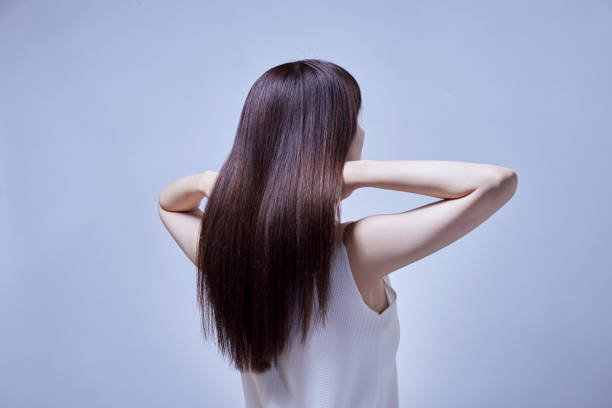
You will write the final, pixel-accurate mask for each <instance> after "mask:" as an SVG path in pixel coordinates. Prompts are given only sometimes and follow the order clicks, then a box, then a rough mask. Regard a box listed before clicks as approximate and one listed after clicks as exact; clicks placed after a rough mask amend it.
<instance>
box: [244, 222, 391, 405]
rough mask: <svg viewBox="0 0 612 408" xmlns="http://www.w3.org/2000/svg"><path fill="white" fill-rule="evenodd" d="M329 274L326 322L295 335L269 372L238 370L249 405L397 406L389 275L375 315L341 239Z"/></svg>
mask: <svg viewBox="0 0 612 408" xmlns="http://www.w3.org/2000/svg"><path fill="white" fill-rule="evenodd" d="M346 224H347V223H343V224H342V227H343V228H342V229H343V230H344V227H345V225H346ZM330 274H331V275H330V279H331V284H330V301H329V302H330V303H329V307H328V314H327V321H326V325H325V326H315V327H313V328H312V330H311V331H310V332H309V334H308V337H307V339H306V341H305V343H304V344H301V343H300V341H299V340H300V339H299V337H298V338H295V339H294V340H293V342H292V343H291V344H290V346H288V348H287V350H285V351H284V352H283V353H282V354H281V356H280V357H279V363H278V365H277V366H274V365H272V368H271V369H270V370H268V371H266V372H264V373H262V374H255V373H252V372H242V373H241V377H242V385H243V391H244V398H245V402H246V405H245V406H246V407H247V408H255V407H266V408H268V407H274V408H276V407H285V408H292V407H296V408H298V407H300V408H301V407H304V408H306V407H308V408H316V407H338V408H342V407H355V408H357V407H389V408H392V407H397V406H399V405H398V386H397V369H396V354H397V349H398V346H399V336H400V327H399V320H398V316H397V304H396V298H397V294H396V292H395V291H394V289H393V288H392V287H391V285H390V280H389V277H388V276H386V277H385V278H384V285H385V291H386V294H387V299H388V302H389V306H388V307H387V308H386V309H385V310H384V311H382V313H380V314H379V313H377V312H375V311H374V310H372V309H371V308H370V307H368V306H367V305H366V304H365V303H364V301H363V299H362V296H361V294H360V292H359V289H358V287H357V285H356V283H355V280H354V277H353V275H352V272H351V269H350V265H349V261H348V254H347V251H346V247H345V246H344V243H343V242H342V241H340V242H339V244H338V245H337V247H336V248H335V251H334V257H333V261H332V266H331V269H330ZM315 304H316V302H315ZM313 319H315V316H313ZM313 321H314V320H313Z"/></svg>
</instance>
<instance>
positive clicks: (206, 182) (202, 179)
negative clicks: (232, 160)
mask: <svg viewBox="0 0 612 408" xmlns="http://www.w3.org/2000/svg"><path fill="white" fill-rule="evenodd" d="M197 188H198V191H199V192H201V193H202V194H203V195H204V196H205V197H208V195H209V194H210V170H206V171H205V172H203V173H200V174H198V182H197Z"/></svg>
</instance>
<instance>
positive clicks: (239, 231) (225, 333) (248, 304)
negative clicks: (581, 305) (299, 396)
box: [197, 59, 361, 372]
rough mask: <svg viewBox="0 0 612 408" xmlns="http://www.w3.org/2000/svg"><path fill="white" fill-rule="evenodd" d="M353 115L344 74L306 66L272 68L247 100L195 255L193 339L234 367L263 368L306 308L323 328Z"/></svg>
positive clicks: (352, 95) (354, 88) (354, 99)
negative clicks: (197, 336)
mask: <svg viewBox="0 0 612 408" xmlns="http://www.w3.org/2000/svg"><path fill="white" fill-rule="evenodd" d="M360 109H361V92H360V90H359V86H358V84H357V82H356V81H355V79H354V78H353V77H352V76H351V75H350V74H349V73H348V72H347V71H346V70H344V69H343V68H341V67H340V66H338V65H336V64H334V63H331V62H328V61H323V60H317V59H307V60H300V61H294V62H287V63H284V64H281V65H278V66H276V67H273V68H271V69H269V70H268V71H266V72H265V73H264V74H263V75H262V76H261V77H259V78H258V79H257V80H256V81H255V83H254V84H253V86H252V88H251V90H250V91H249V93H248V96H247V98H246V101H245V104H244V107H243V109H242V113H241V116H240V122H239V124H238V129H237V132H236V137H235V140H234V145H233V147H232V149H231V152H230V154H229V156H228V157H227V159H226V161H225V162H224V164H223V166H222V167H221V169H220V170H219V174H218V175H217V179H216V183H215V186H214V188H213V190H212V192H211V194H210V196H209V197H208V199H207V202H206V207H205V210H204V215H203V218H202V228H201V232H200V241H199V246H198V255H197V258H198V303H199V306H200V308H201V312H202V327H203V329H204V333H205V335H208V334H210V333H213V332H216V340H217V342H218V345H219V347H220V350H221V352H222V353H224V354H226V355H228V356H229V357H230V358H231V361H232V362H233V364H234V366H235V367H236V368H237V369H239V370H240V371H255V372H263V371H265V370H267V369H268V368H270V365H271V363H273V362H274V361H276V360H277V357H278V356H279V354H280V353H281V352H282V351H283V350H284V348H285V347H286V345H287V343H288V340H289V339H290V338H292V336H296V335H298V332H301V335H302V340H305V338H306V335H307V333H308V331H309V329H310V327H309V326H310V325H309V322H310V319H311V313H316V315H315V316H318V317H319V321H321V322H322V323H323V324H324V322H325V314H326V311H327V308H326V306H327V300H328V287H329V282H330V266H331V260H332V255H333V252H332V251H333V249H334V247H335V245H336V244H337V243H338V241H339V240H340V239H341V236H340V229H339V227H340V224H339V223H340V202H341V193H342V192H341V190H342V171H343V167H344V163H345V161H346V158H347V154H348V151H349V148H350V146H351V143H352V140H353V137H354V135H355V132H356V130H357V118H358V114H359V110H360ZM315 296H317V304H318V309H317V308H315V307H314V306H315V303H314V302H315V298H314V297H315Z"/></svg>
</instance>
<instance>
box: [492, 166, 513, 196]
mask: <svg viewBox="0 0 612 408" xmlns="http://www.w3.org/2000/svg"><path fill="white" fill-rule="evenodd" d="M517 187H518V175H517V174H516V172H515V171H514V170H512V169H510V168H507V167H496V168H495V169H494V171H493V172H492V175H491V176H490V178H489V180H488V181H487V182H486V186H485V188H486V189H490V190H493V191H495V192H496V193H497V194H499V195H500V196H503V197H504V200H505V201H508V200H509V199H510V198H512V196H513V195H514V193H515V192H516V189H517Z"/></svg>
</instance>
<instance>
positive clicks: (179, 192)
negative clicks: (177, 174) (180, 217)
mask: <svg viewBox="0 0 612 408" xmlns="http://www.w3.org/2000/svg"><path fill="white" fill-rule="evenodd" d="M207 194H208V173H207V172H204V173H199V174H194V175H191V176H186V177H182V178H180V179H178V180H176V181H174V182H173V183H172V184H170V185H168V186H167V187H166V188H164V189H163V190H162V191H161V193H160V194H159V205H160V206H161V207H162V208H163V209H164V210H166V211H181V212H183V211H191V210H193V209H196V208H198V207H199V206H200V203H201V202H202V199H203V198H204V197H207Z"/></svg>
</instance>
